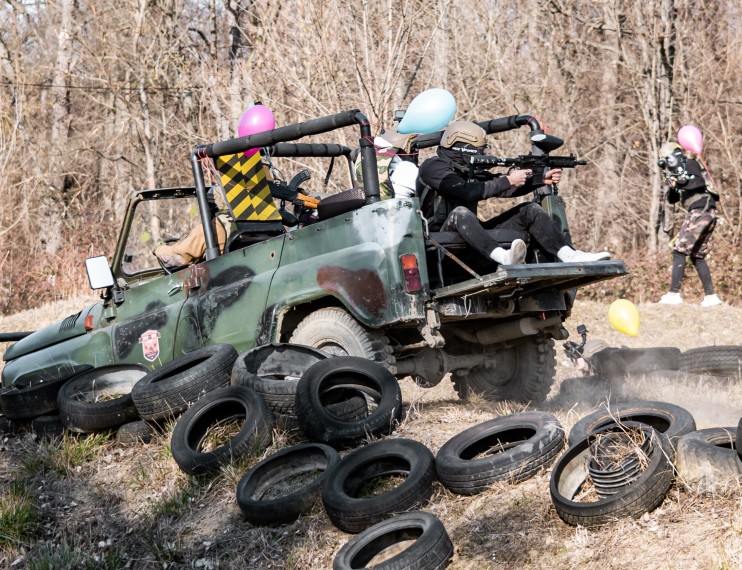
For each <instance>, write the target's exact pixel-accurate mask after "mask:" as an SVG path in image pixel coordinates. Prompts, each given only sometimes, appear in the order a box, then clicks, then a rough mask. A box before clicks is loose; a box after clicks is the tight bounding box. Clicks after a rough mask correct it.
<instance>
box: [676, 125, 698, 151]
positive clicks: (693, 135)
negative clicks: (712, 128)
mask: <svg viewBox="0 0 742 570" xmlns="http://www.w3.org/2000/svg"><path fill="white" fill-rule="evenodd" d="M678 144H680V146H682V147H683V148H684V149H685V150H689V151H691V152H692V153H695V154H701V151H702V150H703V134H702V133H701V130H700V129H699V128H698V127H696V126H695V125H685V126H684V127H680V130H679V131H678Z"/></svg>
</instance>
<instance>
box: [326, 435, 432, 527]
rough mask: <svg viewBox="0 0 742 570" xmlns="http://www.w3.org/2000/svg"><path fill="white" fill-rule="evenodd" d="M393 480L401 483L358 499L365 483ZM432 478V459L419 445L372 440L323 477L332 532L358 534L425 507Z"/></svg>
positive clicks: (408, 442) (408, 440) (410, 441)
mask: <svg viewBox="0 0 742 570" xmlns="http://www.w3.org/2000/svg"><path fill="white" fill-rule="evenodd" d="M392 475H402V476H404V477H405V479H404V481H403V482H402V483H401V484H399V485H397V486H396V487H395V488H393V489H392V490H390V491H387V492H385V493H381V494H378V495H374V496H371V497H367V498H366V497H359V496H358V495H359V494H360V491H361V489H362V488H363V487H364V485H366V484H367V483H369V482H371V481H373V480H374V479H376V478H379V477H388V476H392ZM434 478H435V460H434V458H433V454H432V453H431V451H430V450H429V449H428V448H427V447H425V445H423V444H422V443H419V442H417V441H413V440H410V439H402V438H400V439H387V440H382V441H376V442H374V443H370V444H368V445H366V446H364V447H360V448H358V449H356V450H354V451H352V452H350V453H349V454H348V455H346V456H345V457H343V458H342V459H341V460H340V463H338V464H337V466H335V468H333V469H332V470H331V471H329V472H327V473H325V480H324V482H323V484H322V503H323V504H324V506H325V511H326V512H327V516H328V517H330V520H331V521H332V523H333V524H334V525H335V526H336V527H338V528H339V529H340V530H343V531H345V532H350V533H357V532H361V531H362V530H364V529H366V528H368V527H369V526H371V525H373V524H376V523H378V522H380V521H382V520H384V519H386V518H388V517H389V516H391V515H393V514H397V513H402V512H405V511H408V510H410V509H412V508H415V507H417V506H419V505H422V504H424V503H426V502H427V500H428V499H429V498H430V496H431V495H432V493H433V480H434Z"/></svg>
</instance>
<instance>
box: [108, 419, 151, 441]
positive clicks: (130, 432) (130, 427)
mask: <svg viewBox="0 0 742 570" xmlns="http://www.w3.org/2000/svg"><path fill="white" fill-rule="evenodd" d="M154 434H155V430H154V429H153V428H152V426H151V425H150V424H148V423H147V422H145V421H144V420H137V421H134V422H129V423H126V424H124V425H122V426H120V427H119V428H118V429H117V430H116V441H117V442H119V443H120V444H122V445H137V444H140V443H150V442H151V441H152V437H153V436H154Z"/></svg>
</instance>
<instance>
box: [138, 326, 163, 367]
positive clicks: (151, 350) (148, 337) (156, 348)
mask: <svg viewBox="0 0 742 570" xmlns="http://www.w3.org/2000/svg"><path fill="white" fill-rule="evenodd" d="M139 344H141V345H142V352H143V353H144V358H146V359H147V360H149V361H150V362H152V361H153V360H154V359H155V358H157V357H158V356H160V333H159V331H154V330H149V331H145V332H143V333H142V336H140V337H139Z"/></svg>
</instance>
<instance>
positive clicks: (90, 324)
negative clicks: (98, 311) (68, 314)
mask: <svg viewBox="0 0 742 570" xmlns="http://www.w3.org/2000/svg"><path fill="white" fill-rule="evenodd" d="M83 326H84V327H85V330H86V331H91V330H93V315H88V316H87V317H85V321H84V323H83Z"/></svg>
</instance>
